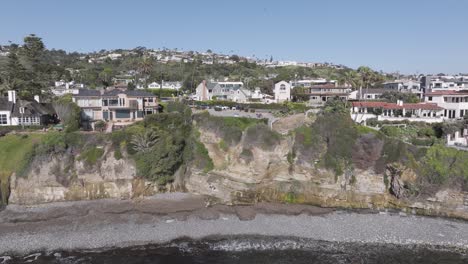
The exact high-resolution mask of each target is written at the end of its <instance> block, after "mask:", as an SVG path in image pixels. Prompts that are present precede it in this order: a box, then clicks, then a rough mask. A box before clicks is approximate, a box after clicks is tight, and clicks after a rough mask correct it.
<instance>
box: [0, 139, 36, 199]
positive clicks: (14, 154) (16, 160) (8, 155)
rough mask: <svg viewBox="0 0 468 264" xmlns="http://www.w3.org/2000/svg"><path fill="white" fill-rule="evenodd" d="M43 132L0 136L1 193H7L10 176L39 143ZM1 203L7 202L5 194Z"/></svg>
mask: <svg viewBox="0 0 468 264" xmlns="http://www.w3.org/2000/svg"><path fill="white" fill-rule="evenodd" d="M43 136H44V135H43V134H29V135H7V136H5V137H2V138H0V183H1V184H0V188H1V193H4V194H7V191H8V182H9V177H10V176H11V174H13V172H16V170H17V169H18V168H20V167H25V166H24V165H23V164H24V163H25V160H29V159H27V156H28V155H29V154H30V153H31V152H32V151H33V149H34V146H35V144H37V143H39V142H40V141H41V139H42V137H43ZM2 200H3V201H2V202H0V204H1V203H6V196H5V195H4V197H3V199H2Z"/></svg>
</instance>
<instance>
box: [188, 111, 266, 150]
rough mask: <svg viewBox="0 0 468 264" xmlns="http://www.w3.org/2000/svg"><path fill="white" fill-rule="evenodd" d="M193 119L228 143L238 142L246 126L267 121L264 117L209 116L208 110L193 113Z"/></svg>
mask: <svg viewBox="0 0 468 264" xmlns="http://www.w3.org/2000/svg"><path fill="white" fill-rule="evenodd" d="M194 120H195V121H196V122H197V125H198V126H200V127H201V128H204V129H207V130H209V131H211V132H213V133H215V134H216V135H218V136H219V137H221V138H222V139H223V140H224V141H225V142H226V144H228V145H235V144H237V143H239V141H240V140H241V138H242V133H243V131H244V130H245V129H246V128H247V127H250V126H253V125H255V124H258V123H266V122H267V120H266V119H254V118H245V117H220V116H211V115H210V114H209V113H208V112H204V113H201V114H197V115H195V116H194Z"/></svg>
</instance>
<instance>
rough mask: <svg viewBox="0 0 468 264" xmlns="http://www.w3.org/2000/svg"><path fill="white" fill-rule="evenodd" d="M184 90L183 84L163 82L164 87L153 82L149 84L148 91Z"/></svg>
mask: <svg viewBox="0 0 468 264" xmlns="http://www.w3.org/2000/svg"><path fill="white" fill-rule="evenodd" d="M181 88H182V83H181V82H165V81H163V82H162V85H161V84H160V83H158V82H152V83H150V84H148V89H169V90H176V91H178V90H180V89H181Z"/></svg>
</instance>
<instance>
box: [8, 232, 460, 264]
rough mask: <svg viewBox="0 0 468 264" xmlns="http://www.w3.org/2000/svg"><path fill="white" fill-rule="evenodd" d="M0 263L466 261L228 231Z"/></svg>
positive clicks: (443, 253)
mask: <svg viewBox="0 0 468 264" xmlns="http://www.w3.org/2000/svg"><path fill="white" fill-rule="evenodd" d="M0 263H5V264H7V263H70V264H76V263H109V264H110V263H112V264H120V263H122V264H123V263H125V264H131V263H152V264H159V263H170V264H182V263H223V264H231V263H246V264H247V263H248V264H251V263H268V264H273V263H284V264H293V263H294V264H296V263H325V264H326V263H330V264H331V263H333V264H335V263H338V264H339V263H352V264H355V263H356V264H360V263H379V264H381V263H399V264H400V263H421V264H423V263H424V264H427V263H437V264H439V263H441V264H444V263H464V264H466V263H468V252H466V251H463V250H460V249H453V248H443V247H432V246H416V245H391V244H361V243H338V242H324V241H315V240H309V239H300V238H288V237H278V238H276V237H262V236H232V237H209V238H206V239H203V240H191V239H178V240H176V241H173V242H171V243H167V244H164V245H146V246H136V247H129V248H114V249H102V250H95V251H62V252H37V253H33V254H29V255H26V256H1V257H0Z"/></svg>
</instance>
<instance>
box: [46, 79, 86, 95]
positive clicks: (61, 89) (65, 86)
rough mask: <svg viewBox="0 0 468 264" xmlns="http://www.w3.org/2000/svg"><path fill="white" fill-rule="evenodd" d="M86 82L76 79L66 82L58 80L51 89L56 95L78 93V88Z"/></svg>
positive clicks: (82, 86)
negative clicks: (79, 81)
mask: <svg viewBox="0 0 468 264" xmlns="http://www.w3.org/2000/svg"><path fill="white" fill-rule="evenodd" d="M84 87H85V86H84V84H81V83H75V82H74V81H71V82H66V81H64V80H60V81H56V82H55V86H54V87H52V88H51V89H50V91H51V92H52V93H53V94H54V95H55V96H63V95H66V94H72V93H77V92H78V89H80V88H84Z"/></svg>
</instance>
